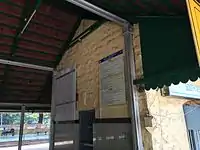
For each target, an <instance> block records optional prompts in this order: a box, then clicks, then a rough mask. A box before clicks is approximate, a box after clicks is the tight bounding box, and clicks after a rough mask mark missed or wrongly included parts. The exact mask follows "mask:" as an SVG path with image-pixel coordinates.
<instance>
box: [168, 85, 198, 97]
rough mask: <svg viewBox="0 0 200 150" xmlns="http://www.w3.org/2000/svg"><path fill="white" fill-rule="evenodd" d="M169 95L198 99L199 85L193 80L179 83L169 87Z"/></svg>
mask: <svg viewBox="0 0 200 150" xmlns="http://www.w3.org/2000/svg"><path fill="white" fill-rule="evenodd" d="M169 95H170V96H179V97H185V98H192V99H200V85H197V84H195V83H193V82H188V83H179V84H178V85H171V86H170V87H169Z"/></svg>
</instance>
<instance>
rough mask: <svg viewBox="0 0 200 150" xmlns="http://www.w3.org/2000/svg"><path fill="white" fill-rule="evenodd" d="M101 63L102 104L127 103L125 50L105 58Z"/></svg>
mask: <svg viewBox="0 0 200 150" xmlns="http://www.w3.org/2000/svg"><path fill="white" fill-rule="evenodd" d="M99 63H100V99H101V104H102V105H114V104H124V103H126V99H125V79H124V59H123V50H121V51H118V52H116V53H114V54H112V55H109V56H108V57H106V58H103V59H102V60H100V62H99Z"/></svg>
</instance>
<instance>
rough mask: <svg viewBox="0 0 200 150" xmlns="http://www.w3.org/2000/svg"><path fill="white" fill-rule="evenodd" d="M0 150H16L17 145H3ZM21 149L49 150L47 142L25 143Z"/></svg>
mask: <svg viewBox="0 0 200 150" xmlns="http://www.w3.org/2000/svg"><path fill="white" fill-rule="evenodd" d="M0 150H18V147H4V148H0ZM22 150H49V143H44V144H37V145H26V146H23V147H22Z"/></svg>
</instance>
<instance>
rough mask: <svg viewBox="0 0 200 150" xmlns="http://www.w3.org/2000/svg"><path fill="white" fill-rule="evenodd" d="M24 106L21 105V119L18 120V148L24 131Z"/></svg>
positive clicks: (20, 145) (20, 146) (20, 147)
mask: <svg viewBox="0 0 200 150" xmlns="http://www.w3.org/2000/svg"><path fill="white" fill-rule="evenodd" d="M25 109H26V108H25V106H24V105H23V106H22V110H21V120H20V130H19V141H18V150H21V149H22V140H23V139H22V138H23V131H24V115H25Z"/></svg>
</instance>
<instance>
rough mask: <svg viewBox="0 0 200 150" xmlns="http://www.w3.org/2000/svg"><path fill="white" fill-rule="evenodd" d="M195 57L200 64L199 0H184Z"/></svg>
mask: <svg viewBox="0 0 200 150" xmlns="http://www.w3.org/2000/svg"><path fill="white" fill-rule="evenodd" d="M186 1H187V8H188V14H189V17H190V24H191V28H192V32H193V38H194V42H195V46H196V53H197V58H198V61H199V64H200V0H186Z"/></svg>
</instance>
